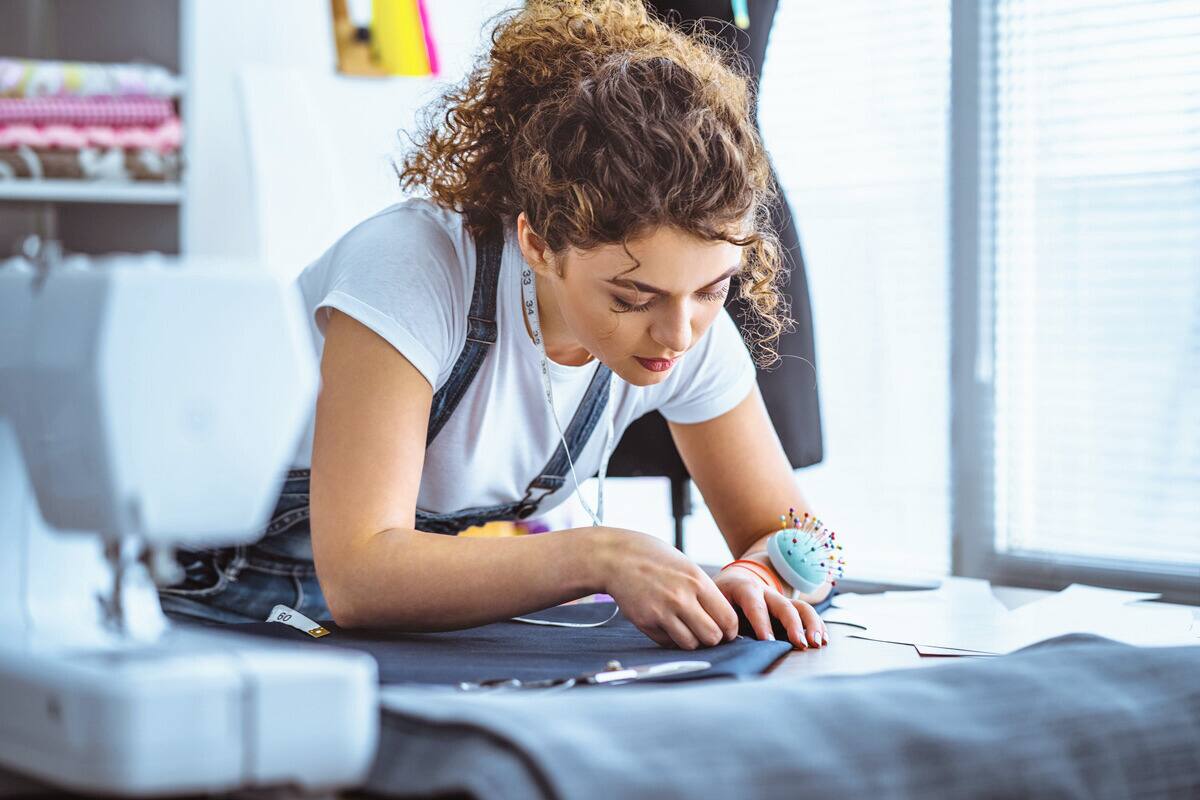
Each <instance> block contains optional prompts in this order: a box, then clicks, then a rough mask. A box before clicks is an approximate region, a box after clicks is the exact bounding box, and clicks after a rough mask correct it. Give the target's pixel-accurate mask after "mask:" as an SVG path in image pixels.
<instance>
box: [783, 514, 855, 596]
mask: <svg viewBox="0 0 1200 800" xmlns="http://www.w3.org/2000/svg"><path fill="white" fill-rule="evenodd" d="M795 511H796V510H795V509H794V508H790V509H788V512H789V513H790V514H791V525H790V526H789V525H788V522H787V517H785V516H782V515H781V516H780V517H779V520H780V524H781V528H780V530H778V531H776V532H775V533H773V534H772V535H771V536H770V538H768V539H767V558H769V559H770V561H771V566H772V567H774V568H775V571H776V572H778V573H779V575H780V576H781V577H782V578H783V579H784V580H785V581H787V582H788V583H790V584H791V585H792V587H793V588H795V589H796V590H797V591H799V592H802V593H804V594H811V593H813V592H815V591H816V590H817V589H819V588H821V585H822V584H824V583H825V581H827V580H832V581H833V585H835V586H836V585H837V579H838V578H840V577H841V576H842V572H843V569H844V565H845V563H846V562H845V560H844V559H843V558H842V557H841V554H840V551H841V549H842V546H841V545H840V544H838V543H837V533H835V532H834V531H831V530H829V528H826V527H825V526H824V525H823V524H822V523H821V520H819V519H817V518H816V517H810V516H809V515H808V514H807V513H806V514H805V515H804V519H803V520H799V519H797V518H796V515H795Z"/></svg>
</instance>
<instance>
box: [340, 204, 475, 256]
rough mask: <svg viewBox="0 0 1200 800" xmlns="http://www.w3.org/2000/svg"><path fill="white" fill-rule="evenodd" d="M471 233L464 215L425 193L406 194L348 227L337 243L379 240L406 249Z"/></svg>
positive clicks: (459, 238)
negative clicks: (435, 200)
mask: <svg viewBox="0 0 1200 800" xmlns="http://www.w3.org/2000/svg"><path fill="white" fill-rule="evenodd" d="M464 236H467V237H468V238H469V235H468V234H467V232H466V228H465V226H464V224H463V215H462V214H461V213H459V212H458V211H455V210H454V209H450V208H445V207H443V206H440V205H438V204H437V203H435V202H434V201H433V200H430V199H429V198H426V197H406V198H405V199H403V200H401V201H400V202H398V203H393V204H392V205H390V206H387V207H386V208H383V209H380V210H379V211H377V212H375V213H374V214H372V215H371V216H369V217H367V218H366V219H364V220H363V221H362V222H359V223H358V224H357V225H355V226H354V227H353V228H351V229H350V230H348V231H347V232H346V233H345V234H343V235H342V237H341V238H340V239H339V240H338V244H337V245H335V247H338V246H346V245H360V246H361V245H364V244H367V245H370V244H374V243H378V244H380V245H383V246H386V247H388V248H389V249H395V248H397V247H399V248H402V249H404V250H420V249H422V248H428V247H437V246H441V245H454V244H456V243H458V242H461V241H462V240H463V238H464Z"/></svg>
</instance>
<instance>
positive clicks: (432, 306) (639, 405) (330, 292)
mask: <svg viewBox="0 0 1200 800" xmlns="http://www.w3.org/2000/svg"><path fill="white" fill-rule="evenodd" d="M523 263H524V256H523V255H522V253H521V249H520V247H519V245H518V244H517V242H516V240H515V236H514V235H513V232H512V229H511V226H510V230H509V232H508V235H507V236H506V239H505V245H504V249H503V255H502V262H501V270H500V279H499V284H498V287H497V293H496V327H497V332H496V341H495V343H494V344H492V345H491V347H490V348H489V353H488V355H487V357H486V358H485V359H484V360H483V363H482V365H481V366H480V368H479V371H478V372H477V373H476V375H475V378H474V380H472V381H471V384H470V386H469V387H468V388H467V390H466V392H465V393H464V395H463V398H462V400H461V402H460V403H459V404H458V407H457V408H456V409H455V410H454V413H453V414H452V415H451V416H450V418H449V420H448V421H447V422H446V424H445V426H444V427H443V428H442V430H441V432H440V433H438V435H437V437H436V438H434V440H433V443H432V444H431V445H430V446H429V447H428V448H427V450H426V453H425V466H424V470H423V472H422V474H421V486H420V490H419V493H418V496H417V508H418V509H420V510H421V511H426V512H431V513H449V512H453V511H458V510H460V509H464V508H471V507H475V506H491V505H499V504H501V503H511V502H515V501H517V500H520V499H521V498H522V497H524V496H525V489H526V487H527V486H528V485H529V482H530V481H531V480H533V479H534V478H535V477H536V476H537V475H538V474H540V472H541V470H542V468H543V467H544V466H545V465H546V463H547V462H548V461H549V460H550V457H551V456H552V455H553V453H554V450H555V448H556V447H558V444H559V441H560V440H559V434H558V430H557V428H556V427H555V425H554V421H553V420H552V419H551V418H550V409H549V407H548V405H547V403H546V398H545V392H544V390H543V387H542V381H541V371H540V367H539V364H540V356H541V354H540V351H539V350H538V347H537V345H535V344H534V343H533V341H532V340H531V339H530V338H529V334H528V332H527V331H526V330H525V324H524V322H523V314H524V312H523V309H522V305H521V283H520V279H521V266H522V264H523ZM297 280H298V283H299V286H300V290H301V292H302V293H303V295H304V300H305V306H306V308H307V309H308V312H309V315H310V323H311V325H312V334H313V342H314V344H315V347H316V355H317V358H318V359H319V358H320V354H321V350H322V348H323V346H324V330H325V324H326V322H327V321H328V318H329V309H331V308H336V309H338V310H339V311H342V312H343V313H345V314H347V315H349V316H351V317H353V318H354V319H356V320H358V321H359V322H361V323H362V324H364V325H366V326H367V327H368V328H370V329H371V330H373V331H375V332H376V333H377V334H379V335H380V336H382V337H383V338H384V339H386V340H387V341H388V342H390V343H391V344H392V345H393V346H394V347H395V348H396V349H397V350H399V351H400V352H401V353H402V354H403V355H404V357H405V358H407V359H408V360H409V361H410V362H411V363H412V365H413V366H414V367H416V368H417V370H419V371H420V372H421V374H422V375H424V376H425V378H426V379H427V380H428V381H429V383H430V385H432V386H433V389H434V391H435V392H436V391H437V390H438V389H440V388H441V386H442V385H443V384H444V383H445V382H446V381H447V379H448V378H449V376H450V372H451V370H452V368H453V367H454V363H455V361H456V360H457V359H458V355H459V353H460V352H461V351H462V348H463V344H464V343H465V342H466V336H467V311H468V309H469V308H470V305H471V295H472V290H473V287H474V284H475V242H474V239H473V238H472V236H471V233H470V231H469V230H468V229H467V228H466V226H465V225H464V224H463V217H462V215H461V214H460V213H458V212H456V211H453V210H449V209H445V208H442V207H440V206H438V205H436V204H435V203H433V202H432V201H430V200H428V199H425V198H411V199H408V200H404V201H403V202H400V203H397V204H396V205H393V206H391V207H389V208H386V209H384V210H383V211H381V212H379V213H378V214H376V215H374V216H373V217H370V218H369V219H367V220H366V221H364V222H362V223H360V224H359V225H357V226H356V227H354V228H353V229H352V230H350V231H349V232H348V233H346V234H345V235H344V236H343V237H342V238H341V239H339V240H338V242H337V243H336V244H334V245H333V246H332V247H331V248H329V250H327V251H326V252H325V253H324V255H322V256H321V257H320V258H319V259H317V260H316V261H314V262H313V263H312V264H310V265H309V266H308V267H307V268H306V269H305V270H304V272H303V273H301V275H300V277H299V278H298V279H297ZM598 364H599V362H598V361H597V360H596V359H592V360H591V361H589V362H588V363H587V364H584V365H582V366H577V367H575V366H564V365H562V364H558V363H556V362H554V361H550V362H549V366H550V376H551V380H552V383H553V387H554V403H555V407H556V411H557V413H558V419H559V422H560V424H561V425H562V427H563V430H564V431H565V430H566V429H567V426H568V425H569V424H570V422H571V418H572V417H573V416H574V413H575V409H576V408H577V407H578V405H579V402H580V400H581V399H582V398H583V395H584V392H585V391H586V390H587V387H588V383H589V382H590V381H591V379H592V376H593V375H594V373H595V371H596V368H597V365H598ZM755 379H756V377H755V370H754V364H753V361H752V360H751V358H750V354H749V352H748V351H747V349H746V345H745V343H744V342H743V340H742V336H741V333H740V332H739V331H738V329H737V326H736V325H735V324H734V322H733V320H732V318H730V316H729V313H728V312H727V311H726V310H725V309H724V308H722V309H721V312H720V313H719V314H718V315H717V317H716V320H715V321H714V322H713V324H712V325H711V326H710V327H709V329H708V330H707V331H706V332H705V334H704V336H703V337H702V338H701V339H700V341H698V342H696V343H695V344H694V345H693V346H692V347H691V349H689V350H688V351H687V352H686V353H685V354H684V355H683V356H681V357H680V359H679V361H678V362H677V363H676V364H675V366H674V368H673V369H672V371H671V373H670V375H669V376H668V377H667V379H666V380H664V381H662V382H661V383H658V384H656V385H653V386H645V387H641V386H633V385H632V384H629V383H626V382H625V381H623V380H621V379H620V378H619V377H617V376H616V375H615V374H614V375H613V380H614V382H615V384H616V385H615V386H614V390H613V400H614V401H615V406H616V411H617V415H616V420H615V426H614V432H615V437H616V438H615V439H614V443H615V442H616V441H619V440H620V435H621V433H622V431H624V430H625V428H626V427H627V426H628V425H629V424H630V423H631V422H633V421H634V420H635V419H637V418H638V417H640V416H642V415H643V414H645V413H647V412H648V411H653V410H658V411H659V412H661V413H662V415H663V416H664V417H666V418H667V419H668V420H671V421H673V422H682V423H693V422H703V421H705V420H709V419H712V418H714V417H718V416H720V415H721V414H723V413H725V412H726V411H728V410H730V409H731V408H733V407H734V406H736V405H737V404H738V403H739V402H741V401H742V400H743V399H745V397H746V395H747V394H748V393H749V392H750V389H751V387H752V386H753V384H754V382H755ZM604 413H605V416H604V417H601V419H600V421H599V422H598V423H597V425H596V427H595V428H594V429H593V431H592V434H591V436H590V437H589V439H588V442H587V444H586V446H585V447H584V448H583V450H582V452H579V453H574V452H573V453H571V457H572V459H574V461H575V470H576V474H577V475H578V477H579V480H580V481H583V480H585V479H586V478H589V477H591V476H594V475H595V474H596V473H597V471H598V470H599V468H600V453H601V449H602V448H603V444H604V430H605V420H606V418H607V415H608V414H609V413H611V409H610V408H606V409H605V412H604ZM312 433H313V429H312V423H311V422H310V424H309V428H308V431H307V433H306V435H305V437H304V439H303V441H302V442H301V444H300V448H299V451H298V453H297V456H296V459H295V466H297V467H307V466H309V465H310V464H311V463H312V461H311V459H312ZM566 478H567V479H566V481H565V482H564V484H563V486H562V488H561V489H559V490H558V491H557V492H554V493H553V494H551V495H549V496H547V497H546V498H545V499H543V500H542V501H541V503H540V505H539V507H538V512H539V513H543V512H546V511H549V510H550V509H552V508H554V507H555V506H557V505H558V504H560V503H561V502H563V501H564V500H566V499H567V498H568V497H569V496H570V494H571V493H572V492H573V491H574V483H573V482H572V480H571V475H570V472H569V470H568V472H567V476H566ZM540 491H541V490H538V491H537V492H535V495H536V494H537V493H539V492H540Z"/></svg>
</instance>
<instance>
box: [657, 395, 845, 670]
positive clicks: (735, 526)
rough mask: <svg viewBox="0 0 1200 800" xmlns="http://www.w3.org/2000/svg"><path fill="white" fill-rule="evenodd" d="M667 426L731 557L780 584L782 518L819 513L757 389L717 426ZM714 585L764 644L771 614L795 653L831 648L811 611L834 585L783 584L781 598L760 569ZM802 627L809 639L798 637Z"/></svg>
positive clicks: (735, 571)
mask: <svg viewBox="0 0 1200 800" xmlns="http://www.w3.org/2000/svg"><path fill="white" fill-rule="evenodd" d="M668 425H669V427H670V429H671V436H672V438H673V439H674V440H675V447H676V448H677V449H678V450H679V454H680V456H681V457H682V459H683V463H684V464H685V465H686V466H687V469H688V472H689V473H691V475H692V479H693V480H695V481H696V485H697V487H699V489H700V493H701V494H702V495H704V501H705V503H706V504H707V505H708V508H709V510H710V511H712V514H713V518H714V519H715V520H716V523H717V527H718V528H720V530H721V534H722V535H723V536H724V537H725V541H726V542H728V544H729V550H730V552H732V553H733V554H734V557H735V558H740V559H747V560H750V561H756V562H758V563H760V564H762V565H764V566H765V567H766V568H767V569H768V570H770V571H771V572H772V573H773V574H775V576H776V577H777V578H778V577H779V575H778V573H776V572H775V570H774V568H772V567H771V564H770V559H768V557H767V538H768V537H769V536H770V535H771V534H772V533H773V532H774V531H777V530H779V515H780V514H782V513H784V512H786V511H787V509H789V508H794V509H795V510H796V514H797V516H803V515H804V513H805V512H807V513H809V514H812V513H813V512H812V509H811V508H809V506H808V504H807V502H806V501H805V499H804V497H803V495H802V494H801V493H800V487H799V485H798V484H797V482H796V476H795V474H794V472H793V471H792V465H791V463H789V461H788V459H787V455H786V454H785V453H784V451H783V445H782V444H780V442H779V435H778V434H777V433H776V432H775V427H774V425H772V423H771V418H770V416H768V414H767V408H766V406H765V405H764V404H763V400H762V395H761V393H760V392H759V390H758V386H757V385H755V386H754V387H753V388H752V389H751V390H750V393H749V394H748V395H746V399H745V400H743V401H742V402H741V403H739V404H738V405H736V406H735V407H733V408H732V409H730V410H729V411H727V412H725V413H724V414H722V415H721V416H719V417H716V418H715V419H710V420H708V421H706V422H697V423H694V424H681V423H675V422H669V423H668ZM714 580H715V581H716V583H717V586H718V587H720V589H721V591H722V592H723V593H724V594H725V596H726V598H727V599H728V600H729V601H730V602H731V603H737V604H738V605H741V607H742V610H743V611H744V612H745V614H746V618H747V620H748V621H749V622H750V624H751V626H752V627H753V628H754V630H755V632H756V634H757V635H758V637H759V638H760V639H765V638H772V637H771V636H770V630H771V624H770V618H769V616H768V613H769V614H770V616H774V617H777V618H778V619H779V620H780V621H781V622H782V623H783V624H784V627H785V628H786V629H787V630H788V633H789V638H790V639H791V640H792V642H793V644H796V645H797V646H801V647H802V646H805V644H821V643H824V642H825V641H828V636H827V634H826V632H825V627H824V623H822V622H821V621H820V618H819V617H818V616H817V613H816V612H815V611H813V610H812V606H811V605H810V603H816V602H820V601H821V600H823V599H825V597H826V596H827V595H828V594H829V589H830V586H829V584H828V583H826V584H825V585H823V586H821V587H820V588H819V589H817V590H816V592H814V593H813V594H811V595H806V594H802V593H799V592H796V591H795V590H794V589H793V588H792V587H791V586H789V585H788V584H787V583H786V582H785V581H784V580H783V579H782V578H779V582H780V583H781V584H782V585H783V589H784V593H785V594H783V595H781V594H780V593H778V592H776V591H775V589H774V587H770V588H768V587H767V586H766V585H765V583H764V582H763V581H762V579H761V578H758V577H756V576H755V571H754V570H752V569H742V568H740V567H735V568H731V569H728V570H725V571H724V572H722V573H721V574H720V575H718V576H716V577H715V578H714ZM756 586H757V587H758V588H757V589H756V588H755V587H756ZM759 589H761V590H763V591H759ZM801 625H802V626H803V628H805V629H807V633H808V636H805V635H804V634H805V631H804V630H797V629H798V628H799V627H800V626H801ZM797 640H799V641H797Z"/></svg>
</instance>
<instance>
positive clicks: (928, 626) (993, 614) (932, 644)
mask: <svg viewBox="0 0 1200 800" xmlns="http://www.w3.org/2000/svg"><path fill="white" fill-rule="evenodd" d="M1158 596H1159V595H1157V594H1153V593H1149V592H1126V591H1120V590H1115V589H1105V588H1101V587H1097V586H1085V585H1082V584H1074V585H1072V586H1069V587H1067V588H1066V589H1064V590H1062V591H1061V592H1058V593H1057V594H1053V595H1050V596H1047V597H1044V598H1042V599H1040V600H1035V601H1034V602H1032V603H1028V604H1026V605H1023V606H1021V607H1019V608H1017V609H1015V610H1013V611H1008V610H1007V609H1006V608H1005V607H1004V605H1003V604H1002V603H1000V601H999V600H997V599H996V597H995V596H994V595H993V594H992V591H991V587H990V585H989V584H988V582H987V581H979V580H973V579H966V578H948V579H947V580H946V581H945V582H944V583H943V584H942V586H941V587H940V588H938V589H935V590H933V591H918V592H884V593H882V594H877V595H853V594H851V595H839V596H838V597H837V598H835V599H834V606H835V607H834V608H833V609H830V611H828V612H826V618H827V619H828V620H829V621H832V622H841V623H843V624H855V625H858V626H861V627H863V628H865V630H856V631H855V632H854V633H853V634H852V635H854V636H857V637H859V638H863V639H874V640H876V641H885V642H897V643H904V644H912V645H914V646H916V647H917V648H918V652H921V651H925V652H928V653H930V654H934V653H936V654H938V655H952V654H954V652H955V651H970V652H965V653H962V654H963V655H979V654H985V655H986V654H993V655H1002V654H1005V653H1011V652H1013V651H1014V650H1018V649H1020V648H1022V647H1026V646H1028V645H1031V644H1035V643H1037V642H1040V641H1044V640H1046V639H1051V638H1053V637H1055V636H1061V635H1064V634H1068V633H1092V634H1096V635H1099V636H1104V637H1106V638H1109V639H1114V640H1116V641H1120V642H1125V643H1127V644H1133V645H1171V644H1194V643H1195V634H1194V633H1193V631H1192V625H1193V613H1192V611H1191V610H1190V609H1188V608H1183V607H1171V606H1162V605H1153V604H1146V603H1141V602H1139V601H1142V600H1150V599H1153V598H1156V597H1158Z"/></svg>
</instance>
